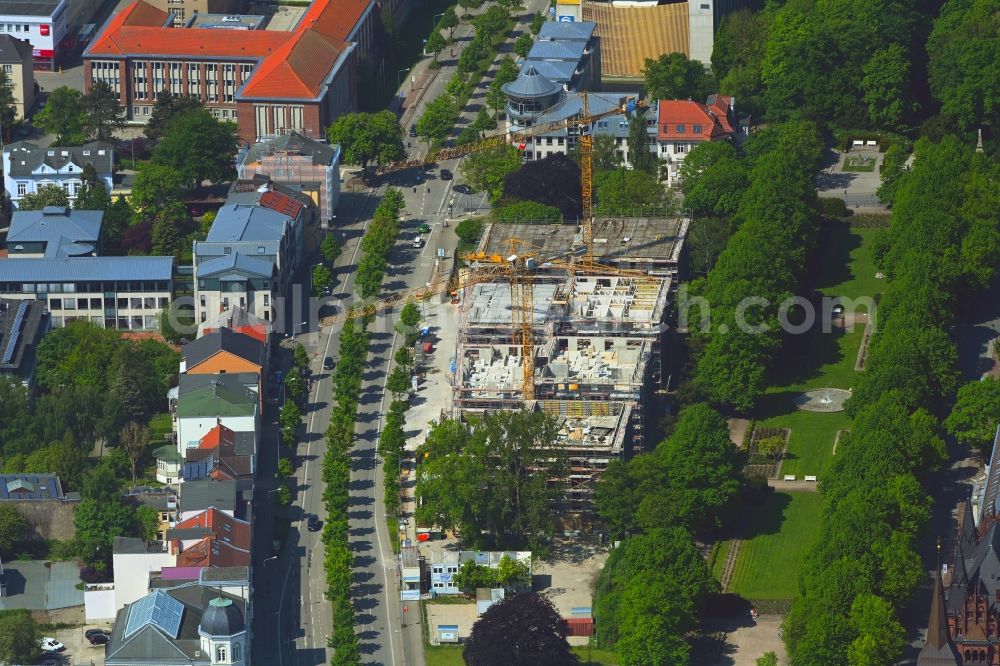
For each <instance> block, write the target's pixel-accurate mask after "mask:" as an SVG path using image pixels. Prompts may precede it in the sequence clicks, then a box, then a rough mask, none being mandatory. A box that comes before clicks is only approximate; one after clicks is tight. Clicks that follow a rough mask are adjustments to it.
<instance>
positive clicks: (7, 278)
mask: <svg viewBox="0 0 1000 666" xmlns="http://www.w3.org/2000/svg"><path fill="white" fill-rule="evenodd" d="M173 272H174V258H173V257H71V258H65V259H4V260H0V282H14V283H20V282H80V281H87V282H97V281H101V280H105V281H112V280H118V281H126V280H134V281H140V280H142V281H147V280H160V281H167V280H171V279H172V278H173Z"/></svg>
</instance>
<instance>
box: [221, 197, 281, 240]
mask: <svg viewBox="0 0 1000 666" xmlns="http://www.w3.org/2000/svg"><path fill="white" fill-rule="evenodd" d="M290 224H291V219H290V218H289V217H288V216H287V215H282V214H281V213H278V212H276V211H273V210H270V209H269V208H263V207H260V206H241V205H237V204H226V205H224V206H223V207H222V208H220V209H219V212H218V213H217V214H216V216H215V222H213V223H212V229H211V230H210V231H209V232H208V237H207V238H206V239H205V240H206V241H207V242H221V243H225V242H233V241H280V240H281V238H282V237H283V236H284V235H285V232H286V231H287V229H288V226H289V225H290Z"/></svg>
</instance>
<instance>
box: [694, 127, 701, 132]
mask: <svg viewBox="0 0 1000 666" xmlns="http://www.w3.org/2000/svg"><path fill="white" fill-rule="evenodd" d="M694 133H695V134H701V125H695V126H694Z"/></svg>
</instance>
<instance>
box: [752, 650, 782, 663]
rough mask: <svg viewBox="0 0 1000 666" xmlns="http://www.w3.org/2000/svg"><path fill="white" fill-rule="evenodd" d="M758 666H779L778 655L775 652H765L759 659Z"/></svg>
mask: <svg viewBox="0 0 1000 666" xmlns="http://www.w3.org/2000/svg"><path fill="white" fill-rule="evenodd" d="M757 666H778V655H777V654H775V653H774V652H765V653H764V654H763V655H761V656H760V657H757Z"/></svg>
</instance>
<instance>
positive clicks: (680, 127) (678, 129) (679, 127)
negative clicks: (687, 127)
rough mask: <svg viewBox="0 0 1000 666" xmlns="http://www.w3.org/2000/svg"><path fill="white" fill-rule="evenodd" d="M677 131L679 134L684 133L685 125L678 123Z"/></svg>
mask: <svg viewBox="0 0 1000 666" xmlns="http://www.w3.org/2000/svg"><path fill="white" fill-rule="evenodd" d="M677 133H678V134H684V125H678V126H677Z"/></svg>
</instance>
